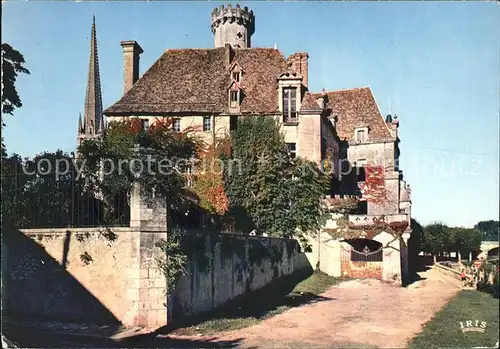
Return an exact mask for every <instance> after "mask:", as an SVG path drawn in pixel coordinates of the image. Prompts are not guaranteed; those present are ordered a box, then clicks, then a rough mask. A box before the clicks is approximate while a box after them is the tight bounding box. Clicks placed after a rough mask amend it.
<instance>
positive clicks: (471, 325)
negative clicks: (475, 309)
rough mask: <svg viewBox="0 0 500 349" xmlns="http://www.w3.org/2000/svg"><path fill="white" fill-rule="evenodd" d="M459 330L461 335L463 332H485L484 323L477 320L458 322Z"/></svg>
mask: <svg viewBox="0 0 500 349" xmlns="http://www.w3.org/2000/svg"><path fill="white" fill-rule="evenodd" d="M459 324H460V329H461V330H462V333H465V332H482V333H484V331H485V330H486V321H479V320H475V321H474V320H468V321H460V322H459Z"/></svg>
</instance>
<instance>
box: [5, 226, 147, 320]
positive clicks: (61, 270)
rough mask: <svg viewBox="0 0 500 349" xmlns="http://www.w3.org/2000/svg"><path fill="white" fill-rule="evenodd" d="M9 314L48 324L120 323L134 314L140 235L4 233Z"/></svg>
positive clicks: (123, 232)
mask: <svg viewBox="0 0 500 349" xmlns="http://www.w3.org/2000/svg"><path fill="white" fill-rule="evenodd" d="M2 235H3V236H2V237H3V240H4V241H3V242H4V246H7V247H8V250H9V253H8V255H7V256H4V257H7V258H6V263H7V266H6V269H7V271H8V272H7V274H6V275H3V278H4V280H5V282H6V287H5V288H6V289H5V293H4V297H5V301H6V304H5V306H6V309H5V310H6V313H7V314H11V315H15V316H29V317H34V318H37V317H38V318H44V319H64V320H74V321H82V322H93V323H107V324H109V323H117V322H119V321H120V320H122V319H123V318H125V317H126V316H127V312H128V310H129V309H133V307H134V305H133V302H132V301H131V300H130V299H128V295H129V290H128V289H129V287H130V285H132V284H134V283H138V281H139V280H138V279H137V278H138V275H134V274H133V273H132V272H131V269H130V267H131V261H132V260H134V259H137V258H138V254H139V250H138V247H139V246H138V244H137V242H138V241H139V240H138V237H137V236H138V232H134V231H131V230H130V229H128V228H114V229H112V230H111V233H110V232H109V231H106V230H100V229H96V228H89V229H68V230H67V229H37V230H35V229H27V230H24V231H19V230H11V231H8V232H6V231H2Z"/></svg>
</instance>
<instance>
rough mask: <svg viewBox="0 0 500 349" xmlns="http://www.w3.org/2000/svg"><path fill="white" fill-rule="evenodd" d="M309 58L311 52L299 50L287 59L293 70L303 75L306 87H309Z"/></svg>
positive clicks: (303, 82) (303, 83)
mask: <svg viewBox="0 0 500 349" xmlns="http://www.w3.org/2000/svg"><path fill="white" fill-rule="evenodd" d="M308 59H309V54H308V53H307V52H297V53H294V54H293V55H291V56H290V57H288V60H287V61H288V64H289V65H290V67H291V68H292V70H293V71H294V72H296V73H299V74H300V75H302V77H303V79H302V85H304V86H305V87H307V83H308V74H307V70H308Z"/></svg>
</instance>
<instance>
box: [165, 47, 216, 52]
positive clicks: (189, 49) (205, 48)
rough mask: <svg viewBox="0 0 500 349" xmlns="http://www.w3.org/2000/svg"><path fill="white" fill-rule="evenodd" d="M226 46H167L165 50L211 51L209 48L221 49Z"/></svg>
mask: <svg viewBox="0 0 500 349" xmlns="http://www.w3.org/2000/svg"><path fill="white" fill-rule="evenodd" d="M223 48H224V47H210V48H208V47H199V48H196V47H188V48H167V49H166V50H165V52H179V51H209V50H220V49H223Z"/></svg>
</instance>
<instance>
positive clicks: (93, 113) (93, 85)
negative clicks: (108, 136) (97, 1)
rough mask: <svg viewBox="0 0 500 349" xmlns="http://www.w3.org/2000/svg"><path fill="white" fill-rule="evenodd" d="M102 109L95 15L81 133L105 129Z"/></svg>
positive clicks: (93, 132)
mask: <svg viewBox="0 0 500 349" xmlns="http://www.w3.org/2000/svg"><path fill="white" fill-rule="evenodd" d="M102 109H103V108H102V95H101V77H100V75H99V58H98V55H97V35H96V26H95V16H94V17H93V21H92V30H91V33H90V58H89V71H88V77H87V90H86V92H85V112H84V115H83V122H82V123H83V130H81V132H80V133H83V134H86V135H94V134H99V133H101V132H102V131H103V127H104V120H103V116H102Z"/></svg>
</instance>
